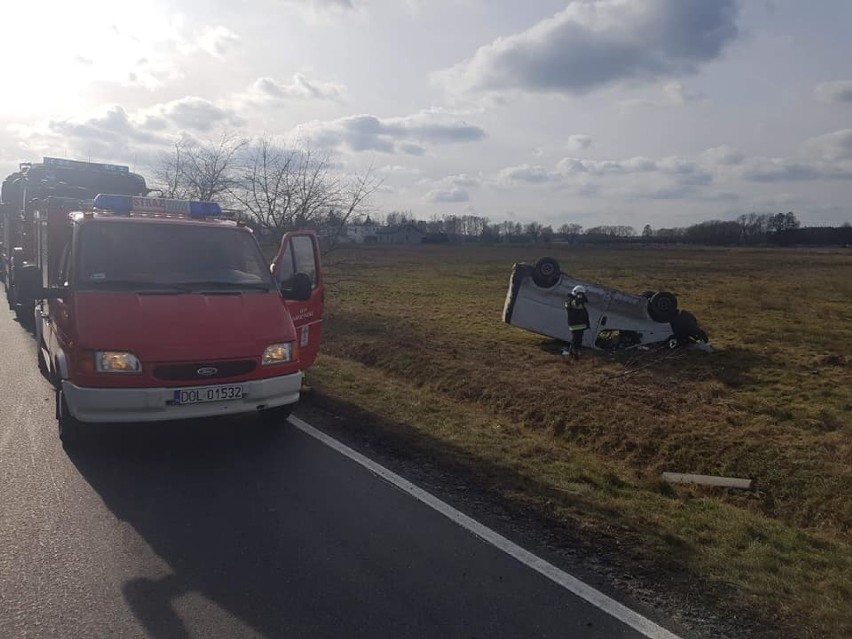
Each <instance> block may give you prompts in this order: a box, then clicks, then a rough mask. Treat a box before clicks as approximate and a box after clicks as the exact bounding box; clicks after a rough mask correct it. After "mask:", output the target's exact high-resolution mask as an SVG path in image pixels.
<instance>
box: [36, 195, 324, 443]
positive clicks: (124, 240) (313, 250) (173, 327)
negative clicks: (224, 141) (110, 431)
mask: <svg viewBox="0 0 852 639" xmlns="http://www.w3.org/2000/svg"><path fill="white" fill-rule="evenodd" d="M51 200H53V198H48V201H46V202H45V203H44V206H43V207H42V208H43V210H40V211H38V212H37V214H36V219H37V222H38V223H37V228H38V229H39V230H38V237H37V240H36V247H35V249H36V250H35V253H36V257H37V265H38V269H39V272H40V274H41V276H42V283H43V285H44V286H43V287H42V288H41V289H40V296H39V297H40V299H38V300H37V302H36V306H35V323H36V339H37V341H38V346H39V366H40V367H41V369H42V371H43V372H44V373H45V375H46V376H47V377H48V378H49V379H50V380H51V381H52V383H53V384H54V386H55V389H56V417H57V419H58V421H59V431H60V436H61V437H62V439H63V440H64V441H68V440H70V439H71V438H73V436H74V435H75V433H76V432H77V431H79V430H81V429H83V428H84V424H85V423H87V422H110V423H118V422H148V421H166V420H176V419H185V418H199V417H209V416H217V415H224V414H231V413H260V414H261V415H262V417H263V418H265V419H267V420H270V421H281V420H282V419H284V418H285V417H286V415H287V414H289V411H290V409H291V408H292V406H293V404H295V403H296V402H297V401H298V399H299V390H300V387H301V382H302V373H303V371H304V369H305V368H307V367H308V366H309V365H310V364H311V363H312V362H313V360H314V358H315V357H316V353H317V351H318V347H319V339H320V335H321V325H322V303H323V282H322V269H321V265H320V259H319V251H318V243H317V238H316V236H315V235H314V234H313V233H312V232H298V233H290V234H287V235H286V236H285V237H284V239H283V240H282V243H281V248H280V249H279V252H278V255H277V256H276V258H275V261H274V262H273V264H272V265H271V268H270V266H269V265H267V263H266V261H265V260H264V257H263V254H262V252H261V250H260V247H259V245H258V243H257V241H256V240H255V237H254V235H253V233H252V232H251V230H250V229H249V228H247V227H246V226H245V225H244V224H241V223H238V222H236V221H233V220H228V219H223V217H222V213H221V209H220V208H219V206H218V205H217V204H215V203H210V202H189V201H181V200H166V199H159V198H148V197H133V196H126V195H98V196H97V197H96V198H95V199H94V201H92V202H91V205H90V206H89V207H79V206H78V207H77V208H76V210H71V211H69V210H68V208H69V207H68V202H67V201H64V199H62V198H60V199H57V200H56V201H51Z"/></svg>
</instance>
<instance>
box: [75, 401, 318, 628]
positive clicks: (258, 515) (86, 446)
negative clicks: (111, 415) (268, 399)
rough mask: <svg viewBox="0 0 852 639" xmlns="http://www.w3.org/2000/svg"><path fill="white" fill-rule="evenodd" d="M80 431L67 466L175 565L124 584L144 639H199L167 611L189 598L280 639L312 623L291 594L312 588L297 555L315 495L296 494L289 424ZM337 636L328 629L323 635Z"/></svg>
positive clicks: (298, 463)
mask: <svg viewBox="0 0 852 639" xmlns="http://www.w3.org/2000/svg"><path fill="white" fill-rule="evenodd" d="M87 431H88V432H86V436H85V437H84V438H83V440H82V441H80V442H78V444H77V445H76V446H75V447H73V448H71V449H69V450H68V455H69V457H70V459H71V460H72V461H73V463H74V464H75V465H76V466H77V468H78V469H79V471H80V472H81V474H82V475H83V477H84V478H85V479H86V480H87V481H88V482H89V483H90V484H91V485H92V486H93V487H94V488H95V489H96V490H97V491H98V493H99V494H100V495H101V497H102V498H103V500H104V502H105V504H106V505H107V506H108V507H109V509H110V510H111V511H112V512H113V513H114V514H115V515H116V517H118V518H119V519H120V520H123V521H126V522H129V523H130V524H131V525H132V526H133V528H134V529H135V530H136V531H137V532H138V533H139V535H140V536H141V537H142V538H144V540H145V541H146V542H147V543H148V544H149V546H150V547H151V548H152V549H153V551H154V552H155V553H156V554H157V555H159V556H160V557H161V558H162V559H164V560H165V561H166V562H167V563H168V564H169V566H170V568H171V570H172V574H170V575H167V576H164V577H162V578H160V579H153V580H152V579H147V578H136V579H131V580H129V581H127V582H126V583H125V584H124V587H123V591H124V597H125V599H126V601H127V603H128V605H129V607H130V608H131V609H132V610H133V612H134V614H135V615H136V617H137V618H138V619H139V621H140V622H141V623H142V624H143V625H144V626H145V628H146V630H147V631H148V633H150V635H151V636H153V637H162V638H166V637H169V638H172V637H189V636H191V634H192V636H195V635H196V633H195V632H193V633H190V632H189V631H188V629H187V628H186V627H185V626H184V623H183V621H182V620H181V617H180V616H179V615H178V614H177V613H176V611H175V608H174V604H175V600H176V599H178V598H179V597H181V596H183V595H185V594H187V593H191V592H198V593H200V594H202V595H203V596H204V597H205V598H206V599H208V600H211V601H213V602H215V604H216V605H218V606H219V607H220V608H222V609H224V610H226V611H227V612H229V613H230V614H232V615H234V616H236V617H237V618H238V619H239V620H240V623H239V624H238V627H242V628H245V626H246V625H248V626H251V627H252V628H253V629H254V633H259V634H261V635H264V636H280V635H281V632H282V629H284V628H288V629H291V630H294V631H295V632H296V633H297V634H298V633H299V631H300V630H301V631H306V629H307V628H310V627H312V626H315V625H316V624H317V623H318V622H317V619H318V617H319V615H317V611H316V610H313V611H312V610H311V609H310V607H309V606H303V605H300V606H294V605H293V604H292V601H293V599H294V598H293V593H292V592H291V590H292V589H293V588H294V587H296V586H297V584H298V585H299V587H308V588H310V586H305V582H306V581H307V580H302V579H301V577H303V576H304V575H305V574H307V573H310V571H311V570H312V568H313V567H312V565H311V563H310V561H311V560H308V559H306V558H305V555H304V553H303V551H304V549H305V547H306V546H310V543H303V542H305V541H306V540H305V536H306V535H308V534H309V533H308V532H307V531H306V530H305V520H310V519H311V516H312V513H311V511H312V510H313V509H312V508H311V506H310V505H309V504H307V503H305V502H304V500H308V499H311V498H312V496H313V497H314V498H321V497H320V496H321V495H322V490H321V489H320V490H319V491H314V492H313V493H312V494H311V493H310V492H309V491H303V490H302V488H301V487H299V484H301V483H302V480H300V479H299V477H300V476H304V474H305V473H306V472H308V471H309V469H308V468H306V466H305V464H306V459H305V456H304V455H300V454H299V453H298V452H297V451H299V450H303V449H304V446H301V447H300V446H297V445H295V444H294V442H293V441H292V438H293V437H294V436H295V433H294V432H293V431H292V430H291V428H290V427H289V425H284V424H282V425H281V426H280V427H279V428H278V429H277V430H275V429H273V430H270V429H269V428H268V427H265V426H263V425H262V424H261V423H260V421H259V420H254V419H252V418H245V417H243V418H241V419H222V420H205V421H197V422H186V423H170V424H142V425H87ZM303 594H304V593H303ZM316 594H317V600H321V596H320V595H321V593H316ZM328 621H329V620H328V619H327V618H326V623H327V622H328ZM333 630H334V625H333V624H332V625H330V626H329V627H327V628H325V629H324V630H321V631H320V632H319V633H318V635H319V636H326V635H328V636H332V635H333V634H335V633H334V632H333ZM225 634H228V633H227V631H225ZM309 634H311V633H309ZM223 636H225V635H223Z"/></svg>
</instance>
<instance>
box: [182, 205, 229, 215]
mask: <svg viewBox="0 0 852 639" xmlns="http://www.w3.org/2000/svg"><path fill="white" fill-rule="evenodd" d="M189 214H190V215H191V216H192V217H222V207H221V206H219V203H218V202H190V203H189Z"/></svg>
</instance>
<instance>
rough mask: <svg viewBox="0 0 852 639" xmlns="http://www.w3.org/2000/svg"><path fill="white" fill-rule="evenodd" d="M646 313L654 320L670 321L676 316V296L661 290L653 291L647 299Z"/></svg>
mask: <svg viewBox="0 0 852 639" xmlns="http://www.w3.org/2000/svg"><path fill="white" fill-rule="evenodd" d="M648 315H650V316H651V319H652V320H654V321H655V322H665V323H669V322H671V321H672V320H674V318H676V317H677V297H675V296H674V295H673V294H672V293H666V292H662V291H661V292H659V293H654V296H653V297H652V298H651V299H650V300H648Z"/></svg>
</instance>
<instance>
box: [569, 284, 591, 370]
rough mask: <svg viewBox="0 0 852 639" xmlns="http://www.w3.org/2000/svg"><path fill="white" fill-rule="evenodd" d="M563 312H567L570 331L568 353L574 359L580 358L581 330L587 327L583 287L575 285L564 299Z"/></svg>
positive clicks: (587, 316) (587, 313) (587, 319)
mask: <svg viewBox="0 0 852 639" xmlns="http://www.w3.org/2000/svg"><path fill="white" fill-rule="evenodd" d="M578 289H580V290H578ZM565 312H566V313H567V314H568V330H569V331H571V345H570V346H569V348H568V354H569V355H571V357H573V358H574V359H580V347H581V346H582V345H583V332H584V331H585V330H586V329H588V328H589V311H587V310H586V291H585V289H583V287H581V286H575V287H574V290H573V291H571V295H569V296H568V299H566V300H565Z"/></svg>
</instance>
